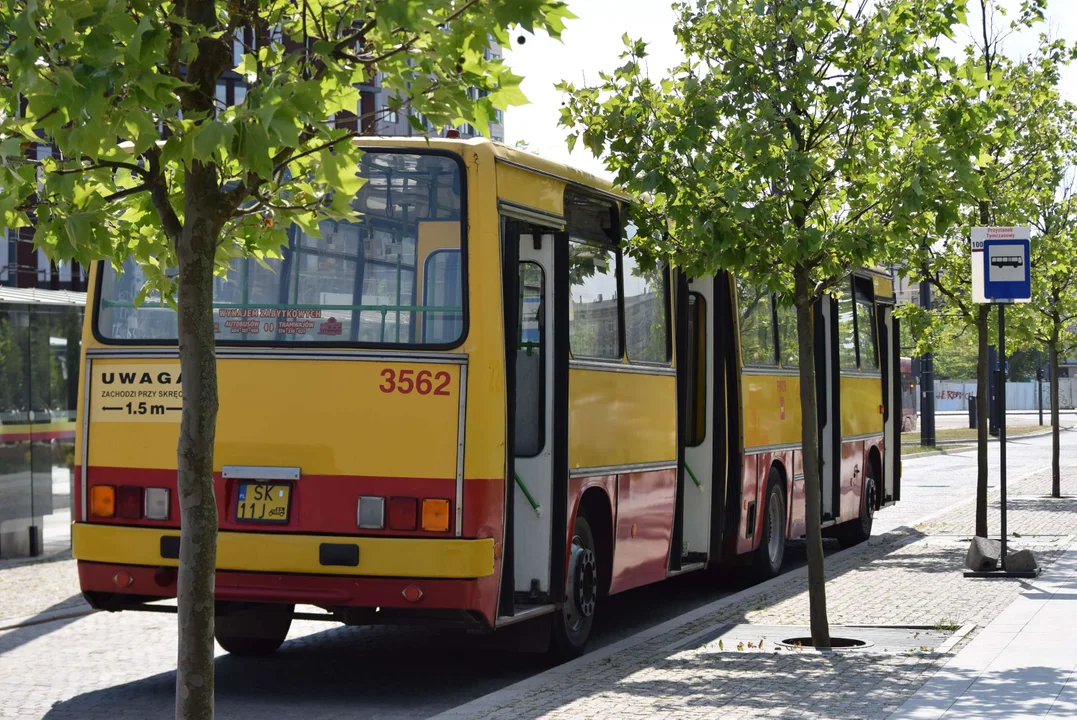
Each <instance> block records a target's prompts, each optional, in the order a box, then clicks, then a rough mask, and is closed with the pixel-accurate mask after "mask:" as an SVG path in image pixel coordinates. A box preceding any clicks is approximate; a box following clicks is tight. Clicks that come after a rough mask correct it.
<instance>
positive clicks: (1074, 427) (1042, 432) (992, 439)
mask: <svg viewBox="0 0 1077 720" xmlns="http://www.w3.org/2000/svg"><path fill="white" fill-rule="evenodd" d="M1058 430H1059V432H1072V431H1073V430H1077V425H1068V426H1066V427H1064V428H1059V429H1058ZM1052 432H1053V431H1052V430H1038V431H1036V432H1034V433H1024V434H1019V435H1013V436H1007V437H1006V442H1008V443H1013V442H1017V441H1019V440H1031V439H1033V438H1041V437H1050V435H1051V433H1052ZM976 442H977V440H976V438H971V439H969V440H943V441H942V442H940V443H936V444H935V447H938V448H942V449H945V447H946V446H947V445H952V446H954V447H959V446H963V445H964V444H965V443H976ZM987 442H988V443H997V442H998V438H997V437H995V436H993V435H989V436H988V438H987ZM919 444H920V443H917V442H910V443H906V442H902V443H901V446H902V447H917V446H919ZM973 447H975V444H974V445H973ZM916 454H917V455H922V456H930V453H916Z"/></svg>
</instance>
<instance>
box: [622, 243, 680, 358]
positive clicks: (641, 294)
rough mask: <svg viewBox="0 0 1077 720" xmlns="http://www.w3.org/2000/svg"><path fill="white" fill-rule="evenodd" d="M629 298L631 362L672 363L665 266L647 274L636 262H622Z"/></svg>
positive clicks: (627, 335) (627, 325) (627, 331)
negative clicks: (670, 357)
mask: <svg viewBox="0 0 1077 720" xmlns="http://www.w3.org/2000/svg"><path fill="white" fill-rule="evenodd" d="M621 270H622V274H623V280H624V297H625V343H626V344H627V346H628V347H627V349H628V359H629V361H631V362H645V363H668V362H669V355H670V347H669V345H670V343H669V318H668V317H667V316H668V313H669V301H668V300H667V296H668V293H667V291H666V288H668V287H669V285H668V283H667V281H666V280H667V278H668V273H667V271H666V267H665V265H662V264H661V263H659V264H658V266H657V267H655V268H654V269H653V270H649V271H648V270H643V269H642V268H641V267H640V266H639V263H637V262H636V259H635V258H633V257H632V256H630V255H624V256H623V257H622V260H621Z"/></svg>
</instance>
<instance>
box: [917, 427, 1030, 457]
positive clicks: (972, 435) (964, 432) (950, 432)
mask: <svg viewBox="0 0 1077 720" xmlns="http://www.w3.org/2000/svg"><path fill="white" fill-rule="evenodd" d="M1050 429H1051V426H1050V425H1010V426H1007V427H1006V437H1008V438H1011V437H1017V436H1019V435H1028V434H1030V433H1035V432H1043V431H1045V430H1050ZM976 433H977V431H976V430H972V429H971V428H946V429H945V430H936V431H935V440H936V441H940V442H946V441H952V440H975V439H976ZM919 440H920V430H919V429H917V430H914V431H913V432H907V433H901V441H902V442H903V443H904V442H917V441H919ZM902 452H906V451H905V450H904V449H902Z"/></svg>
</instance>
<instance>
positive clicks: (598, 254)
mask: <svg viewBox="0 0 1077 720" xmlns="http://www.w3.org/2000/svg"><path fill="white" fill-rule="evenodd" d="M568 273H569V283H570V288H569V292H570V293H571V294H572V297H571V301H570V302H569V307H568V312H569V315H568V339H569V349H570V350H571V351H572V356H573V357H583V358H601V359H608V360H619V359H620V358H621V331H620V313H619V311H618V305H619V303H618V300H617V253H616V252H614V250H613V249H612V248H607V247H603V246H600V245H594V244H591V243H584V242H577V241H576V240H572V241H570V242H569V244H568Z"/></svg>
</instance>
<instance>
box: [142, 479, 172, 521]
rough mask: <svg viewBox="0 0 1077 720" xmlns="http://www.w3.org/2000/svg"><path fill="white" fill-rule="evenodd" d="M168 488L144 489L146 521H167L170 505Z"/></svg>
mask: <svg viewBox="0 0 1077 720" xmlns="http://www.w3.org/2000/svg"><path fill="white" fill-rule="evenodd" d="M170 495H171V493H170V492H169V491H168V488H157V487H151V488H146V519H147V520H167V519H168V516H169V514H170V509H171V503H170V502H169V500H170V498H169V496H170Z"/></svg>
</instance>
